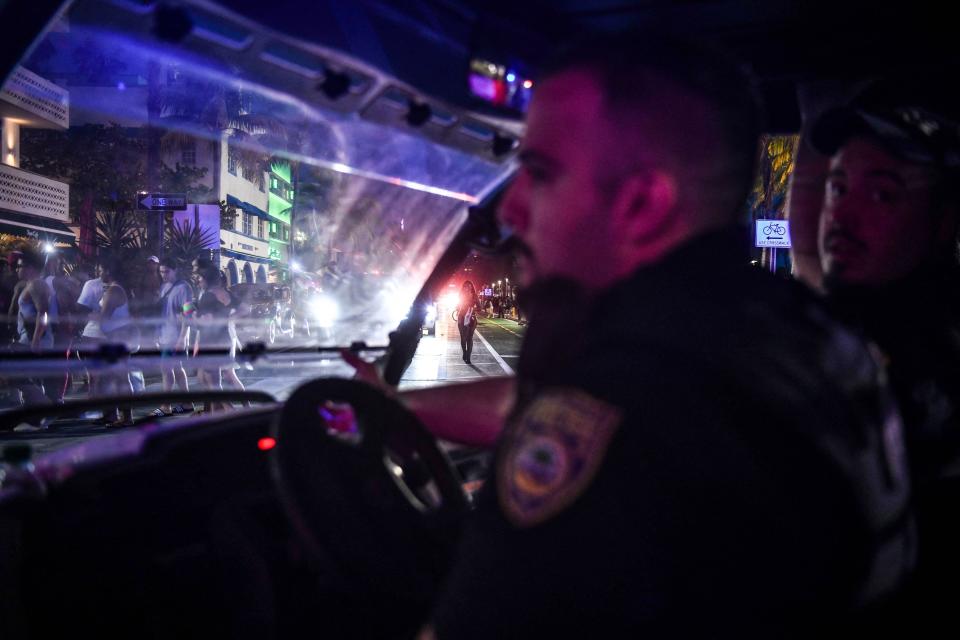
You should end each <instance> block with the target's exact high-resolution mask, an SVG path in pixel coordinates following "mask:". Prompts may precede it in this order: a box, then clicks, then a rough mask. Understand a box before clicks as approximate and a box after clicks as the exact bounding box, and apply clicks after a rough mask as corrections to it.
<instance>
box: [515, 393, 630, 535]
mask: <svg viewBox="0 0 960 640" xmlns="http://www.w3.org/2000/svg"><path fill="white" fill-rule="evenodd" d="M621 418H622V415H621V412H620V409H618V408H617V407H615V406H613V405H610V404H607V403H606V402H603V401H602V400H598V399H597V398H594V397H593V396H591V395H589V394H587V393H585V392H583V391H580V390H578V389H553V390H550V391H547V392H545V393H543V394H541V395H539V396H538V397H537V398H536V399H535V400H534V401H533V402H532V403H531V404H530V406H528V407H527V408H526V409H525V410H524V412H523V413H522V414H521V415H520V417H519V418H517V420H516V421H515V422H514V423H513V425H511V429H510V431H509V433H508V436H507V438H508V439H507V441H506V442H505V447H504V453H503V455H502V456H501V457H500V462H499V464H498V465H497V495H498V497H499V500H500V507H501V508H502V509H503V512H504V514H505V515H506V517H507V519H508V520H510V522H512V523H513V524H514V525H516V526H518V527H530V526H533V525H536V524H540V523H541V522H544V521H545V520H547V519H549V518H551V517H552V516H554V515H556V514H557V513H559V512H561V511H563V509H565V508H566V507H567V506H568V505H569V504H570V503H571V502H573V501H574V500H575V499H576V498H577V496H579V495H580V494H581V493H583V491H584V489H586V487H587V485H589V483H590V481H591V480H592V479H593V476H594V474H595V473H596V471H597V469H598V468H599V467H600V463H601V462H602V461H603V456H604V454H605V453H606V451H607V446H608V445H609V444H610V440H611V439H612V438H613V435H614V433H616V430H617V427H619V426H620V420H621Z"/></svg>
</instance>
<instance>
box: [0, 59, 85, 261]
mask: <svg viewBox="0 0 960 640" xmlns="http://www.w3.org/2000/svg"><path fill="white" fill-rule="evenodd" d="M0 123H2V124H0V128H2V133H0V136H2V137H0V153H2V155H0V233H4V234H9V235H13V236H22V237H27V238H32V239H34V240H36V241H38V242H44V243H49V244H51V245H54V246H59V247H73V246H75V241H76V236H75V234H74V232H73V231H72V230H71V229H70V228H69V227H68V226H67V225H68V224H69V223H70V185H68V184H66V183H64V182H59V181H57V180H52V179H50V178H47V177H45V176H42V175H38V174H36V173H32V172H30V171H25V170H23V169H21V168H20V130H21V128H40V129H58V130H66V129H68V128H69V127H70V94H69V92H68V91H67V90H66V89H64V88H63V87H60V86H59V85H56V84H54V83H52V82H50V81H49V80H47V79H45V78H43V77H41V76H39V75H37V74H36V73H33V72H32V71H30V70H28V69H25V68H23V67H17V68H15V69H14V71H13V73H11V74H10V77H9V78H8V79H7V81H6V82H5V83H4V85H3V88H2V90H0Z"/></svg>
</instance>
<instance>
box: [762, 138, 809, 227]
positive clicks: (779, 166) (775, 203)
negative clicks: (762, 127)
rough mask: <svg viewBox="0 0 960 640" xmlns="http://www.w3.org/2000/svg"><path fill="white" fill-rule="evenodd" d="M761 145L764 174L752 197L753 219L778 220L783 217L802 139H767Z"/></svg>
mask: <svg viewBox="0 0 960 640" xmlns="http://www.w3.org/2000/svg"><path fill="white" fill-rule="evenodd" d="M761 144H762V149H761V155H760V163H759V164H760V170H759V172H758V173H757V179H756V182H755V183H754V186H753V193H752V194H751V201H752V203H753V206H752V207H751V212H752V214H753V219H757V218H760V217H767V218H778V217H781V216H782V215H783V205H784V201H785V200H786V195H787V186H788V184H789V181H790V176H791V174H793V163H794V158H795V157H796V155H797V145H798V144H799V137H798V136H795V135H791V136H764V138H763V140H762V142H761Z"/></svg>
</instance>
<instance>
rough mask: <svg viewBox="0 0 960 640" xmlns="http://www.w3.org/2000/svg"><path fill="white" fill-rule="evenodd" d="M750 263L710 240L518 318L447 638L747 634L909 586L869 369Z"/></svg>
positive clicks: (901, 473) (892, 459)
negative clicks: (507, 403) (597, 290)
mask: <svg viewBox="0 0 960 640" xmlns="http://www.w3.org/2000/svg"><path fill="white" fill-rule="evenodd" d="M745 247H746V240H745V237H742V236H741V235H739V233H735V232H732V231H731V232H719V233H715V234H710V235H707V236H704V237H701V238H699V239H697V240H695V241H693V242H691V243H689V244H687V245H686V246H684V247H682V248H681V249H679V250H678V251H676V252H674V253H673V254H672V255H670V256H669V257H668V258H667V259H665V260H664V261H662V262H661V263H659V264H658V265H655V266H653V267H651V268H648V269H643V270H641V271H639V272H638V273H636V274H635V275H634V276H633V277H631V278H630V279H628V280H627V281H624V282H621V283H619V284H618V285H616V286H614V287H613V288H612V289H610V290H609V291H607V292H605V293H604V294H603V295H602V297H601V298H599V299H597V300H594V301H586V300H584V299H582V297H580V296H578V294H577V293H576V291H575V290H574V289H572V288H570V287H566V288H565V287H563V286H561V285H557V284H554V285H552V286H547V287H546V289H547V290H548V292H547V293H546V295H541V296H540V297H539V298H536V299H534V300H533V303H532V305H531V307H532V309H531V324H530V328H529V330H528V333H527V336H526V338H525V341H524V350H523V353H522V355H521V362H520V367H519V375H520V378H519V381H518V384H519V388H520V395H521V401H520V403H519V405H518V407H517V408H516V410H515V412H514V414H513V417H512V418H511V419H510V421H509V423H508V426H507V428H506V430H505V432H504V434H503V436H502V439H501V442H500V446H499V447H498V450H497V453H496V456H495V460H494V465H493V467H492V473H491V477H490V478H489V479H488V480H487V484H486V486H485V487H484V490H483V492H482V493H481V496H480V499H479V505H478V509H477V510H476V512H475V513H473V514H472V521H471V523H470V526H468V528H467V532H466V533H465V535H464V538H463V539H462V541H461V546H460V552H459V555H458V562H457V564H456V566H455V567H454V568H453V570H452V572H451V575H450V577H449V579H448V584H447V585H446V587H445V589H444V590H443V594H442V596H441V599H440V600H439V603H438V605H437V608H436V610H435V613H434V625H435V629H436V631H437V634H438V636H439V637H440V638H473V637H476V638H493V637H497V638H502V637H545V636H550V635H554V636H560V637H574V636H580V637H589V636H590V635H594V634H596V633H598V632H599V631H600V630H601V629H602V630H608V629H610V628H611V627H615V628H617V629H618V630H621V631H633V632H638V633H639V632H646V633H650V632H653V633H660V634H669V635H671V636H674V637H681V636H682V635H683V634H684V633H704V632H705V633H708V634H711V635H743V634H744V633H748V632H755V631H757V630H759V629H765V630H767V631H771V630H777V629H778V627H779V626H780V625H781V624H782V623H783V622H784V621H785V620H787V619H789V620H791V623H792V625H793V627H794V628H796V626H797V625H799V624H800V623H801V622H810V621H811V620H813V619H814V618H815V617H816V616H817V615H818V613H819V614H823V615H827V616H829V615H833V614H836V613H838V612H840V611H843V610H846V609H849V608H851V607H853V606H854V605H855V604H856V603H858V602H862V601H866V600H870V599H871V598H874V597H876V596H877V595H878V594H879V593H881V592H885V591H887V590H889V589H890V588H892V586H893V585H895V584H897V583H898V581H899V580H900V579H901V578H902V574H903V572H904V571H906V569H907V568H908V567H909V565H910V562H911V559H910V557H909V554H910V546H909V545H910V542H909V528H908V526H907V524H906V523H907V522H908V521H909V517H908V515H907V511H906V506H905V505H906V497H907V491H908V484H909V483H908V479H907V475H908V474H907V472H906V468H905V464H904V456H903V454H902V447H901V446H900V443H901V441H900V432H899V427H900V423H899V420H898V417H897V415H896V413H895V412H891V408H890V407H891V405H890V403H889V400H888V397H887V396H886V394H885V392H884V391H883V390H882V388H881V387H880V386H879V385H878V383H877V380H878V375H879V374H878V369H877V365H876V363H875V361H874V359H873V358H872V357H871V356H870V354H869V353H868V351H867V350H866V348H865V347H864V346H863V344H862V343H861V342H860V341H858V340H857V339H856V338H855V337H854V336H853V335H851V334H850V333H848V332H846V331H845V330H843V329H841V328H840V327H839V326H837V325H835V324H834V323H832V322H831V321H830V320H829V319H828V318H827V317H826V316H825V315H824V314H823V312H822V310H821V309H820V307H819V306H818V304H817V303H816V301H815V300H813V299H812V298H811V297H808V296H805V295H803V292H802V291H801V290H800V289H799V287H797V288H794V287H793V286H792V285H791V284H788V283H783V282H779V281H774V280H773V279H772V278H770V277H769V276H768V274H766V273H763V272H761V271H759V270H758V269H756V268H752V267H750V266H749V265H748V259H747V256H746V252H745V251H744V250H743V249H744V248H745ZM551 289H552V290H551ZM851 476H855V477H858V478H859V479H860V481H859V482H855V481H854V480H853V479H852V477H851ZM880 530H883V531H884V533H883V535H880V534H879V533H877V532H879V531H880ZM891 540H892V542H891ZM880 553H883V554H886V555H885V557H884V558H883V559H882V560H878V554H880Z"/></svg>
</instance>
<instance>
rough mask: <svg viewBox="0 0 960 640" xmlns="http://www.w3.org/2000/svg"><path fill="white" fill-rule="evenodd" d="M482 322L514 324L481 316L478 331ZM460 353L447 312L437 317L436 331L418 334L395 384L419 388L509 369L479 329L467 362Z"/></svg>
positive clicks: (457, 335)
mask: <svg viewBox="0 0 960 640" xmlns="http://www.w3.org/2000/svg"><path fill="white" fill-rule="evenodd" d="M485 323H491V324H497V325H500V326H502V327H503V328H505V329H507V330H510V329H513V330H516V328H518V327H517V323H516V322H515V321H513V320H506V319H503V318H500V319H491V318H481V319H480V323H479V325H478V328H479V330H480V331H482V329H483V325H484V324H485ZM462 354H463V352H462V351H461V350H460V333H459V332H458V331H457V325H456V323H455V322H454V321H453V320H452V319H451V318H450V317H449V316H448V317H446V318H444V319H442V320H437V334H436V335H435V336H423V337H422V338H420V346H419V347H418V348H417V353H416V354H415V355H414V356H413V361H412V362H411V363H410V366H409V367H408V368H407V370H406V372H405V373H404V374H403V378H401V379H400V384H399V388H400V389H419V388H424V387H433V386H436V385H438V384H442V383H446V382H456V381H460V380H477V379H479V378H490V377H495V376H505V375H511V374H512V373H513V370H512V369H510V368H509V365H507V364H506V363H504V362H503V360H502V359H501V358H499V356H497V355H494V352H492V351H491V350H490V349H489V348H488V345H487V344H486V341H485V340H484V339H483V337H482V333H476V334H474V338H473V355H472V356H471V357H470V361H471V364H467V363H465V362H464V361H463V358H462Z"/></svg>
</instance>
